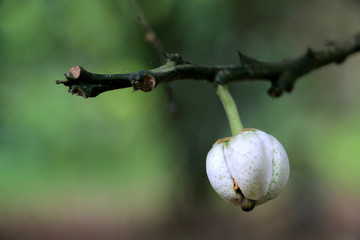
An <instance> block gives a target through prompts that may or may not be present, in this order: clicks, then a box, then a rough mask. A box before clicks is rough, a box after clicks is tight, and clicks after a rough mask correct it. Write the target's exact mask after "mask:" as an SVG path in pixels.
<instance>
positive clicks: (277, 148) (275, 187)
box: [257, 135, 290, 205]
mask: <svg viewBox="0 0 360 240" xmlns="http://www.w3.org/2000/svg"><path fill="white" fill-rule="evenodd" d="M269 137H270V139H271V142H272V147H273V160H272V180H271V184H270V188H269V191H268V192H267V193H266V195H265V196H264V197H263V198H262V199H260V200H259V201H258V202H257V204H258V205H259V204H262V203H265V202H267V201H269V200H271V199H274V198H276V197H277V196H278V195H279V194H280V193H281V192H282V191H283V190H284V188H285V185H286V183H287V181H288V179H289V175H290V164H289V159H288V156H287V154H286V151H285V149H284V147H283V146H282V145H281V143H280V142H279V141H278V140H277V139H276V138H274V137H273V136H271V135H269Z"/></svg>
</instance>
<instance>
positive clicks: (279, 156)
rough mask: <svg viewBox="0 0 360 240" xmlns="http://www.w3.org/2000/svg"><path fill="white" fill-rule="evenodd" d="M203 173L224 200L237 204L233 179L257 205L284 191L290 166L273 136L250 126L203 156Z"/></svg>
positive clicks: (237, 195)
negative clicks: (204, 169)
mask: <svg viewBox="0 0 360 240" xmlns="http://www.w3.org/2000/svg"><path fill="white" fill-rule="evenodd" d="M206 173H207V175H208V178H209V181H210V183H211V185H212V187H213V188H214V189H215V191H216V192H217V193H218V194H219V195H220V196H221V197H222V198H223V199H225V200H227V201H229V202H231V203H233V204H235V205H240V202H239V194H238V193H236V191H235V190H234V181H235V182H236V183H237V184H238V186H239V188H240V190H241V192H242V194H243V195H244V196H245V197H246V198H247V199H251V200H255V201H256V205H260V204H263V203H265V202H267V201H269V200H271V199H274V198H275V197H277V196H278V195H279V194H280V193H281V192H282V191H283V189H284V188H285V185H286V183H287V181H288V178H289V173H290V166H289V160H288V156H287V154H286V151H285V149H284V148H283V146H282V145H281V143H280V142H279V141H278V140H277V139H276V138H274V137H273V136H271V135H269V134H267V133H265V132H263V131H260V130H256V129H250V130H245V131H243V132H241V133H239V134H238V135H236V136H234V137H232V138H230V140H228V141H224V142H221V143H219V144H216V145H214V146H213V148H212V149H211V150H210V151H209V153H208V155H207V158H206Z"/></svg>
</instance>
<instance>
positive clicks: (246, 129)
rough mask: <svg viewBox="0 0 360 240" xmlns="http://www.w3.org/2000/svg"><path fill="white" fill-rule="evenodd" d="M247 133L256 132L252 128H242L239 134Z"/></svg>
mask: <svg viewBox="0 0 360 240" xmlns="http://www.w3.org/2000/svg"><path fill="white" fill-rule="evenodd" d="M247 131H256V129H254V128H244V129H243V130H241V131H240V132H239V133H243V132H247Z"/></svg>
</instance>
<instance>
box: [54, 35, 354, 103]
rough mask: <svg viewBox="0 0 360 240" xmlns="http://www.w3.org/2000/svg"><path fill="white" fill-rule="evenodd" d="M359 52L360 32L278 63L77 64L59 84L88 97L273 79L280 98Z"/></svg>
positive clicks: (171, 57) (175, 59) (243, 59)
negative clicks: (181, 83)
mask: <svg viewBox="0 0 360 240" xmlns="http://www.w3.org/2000/svg"><path fill="white" fill-rule="evenodd" d="M358 51H360V33H358V34H356V35H354V36H353V37H351V38H350V39H348V40H347V41H344V42H339V43H338V42H331V43H329V44H328V45H327V46H326V47H324V48H323V49H321V50H313V49H311V48H308V50H307V51H306V53H305V54H303V55H302V56H300V57H298V58H295V59H293V60H287V61H283V62H278V63H268V62H261V61H258V60H255V59H253V58H250V57H248V56H246V55H244V54H242V53H240V52H239V53H238V54H239V57H240V62H239V63H237V64H233V65H223V66H206V65H198V64H195V63H191V62H189V61H186V60H185V59H184V58H182V57H181V56H180V55H179V54H166V60H167V61H166V63H165V64H164V65H162V66H160V67H159V68H156V69H152V70H146V71H139V72H136V73H127V74H95V73H91V72H88V71H86V70H85V69H84V68H82V67H80V66H75V67H72V68H71V69H70V71H69V72H68V73H66V74H65V77H66V79H65V80H63V81H60V80H58V81H56V83H57V84H64V85H65V86H68V87H69V92H71V93H73V94H77V95H80V96H83V97H85V98H88V97H96V96H97V95H99V94H100V93H103V92H106V91H110V90H114V89H120V88H127V87H132V88H133V90H134V91H137V90H142V91H144V92H148V91H151V90H153V89H154V88H155V87H156V86H157V85H158V84H160V83H164V82H170V81H174V80H185V79H193V80H207V81H208V82H212V83H215V84H225V83H229V82H233V81H244V80H265V81H269V82H271V87H270V89H269V90H268V93H269V95H270V96H273V97H279V96H280V95H281V94H282V93H283V92H284V91H285V92H290V91H291V90H292V89H293V87H294V84H295V82H296V80H297V79H299V77H301V76H302V75H304V74H307V73H309V72H311V71H312V70H315V69H318V68H320V67H322V66H325V65H328V64H331V63H336V64H340V63H342V62H344V61H345V59H346V58H347V57H348V56H350V55H351V54H353V53H356V52H358Z"/></svg>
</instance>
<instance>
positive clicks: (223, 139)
mask: <svg viewBox="0 0 360 240" xmlns="http://www.w3.org/2000/svg"><path fill="white" fill-rule="evenodd" d="M230 138H231V137H225V138H222V139H219V140H217V141H216V142H215V143H214V144H213V146H215V145H217V144H220V143H223V142H227V141H229V140H230Z"/></svg>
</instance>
